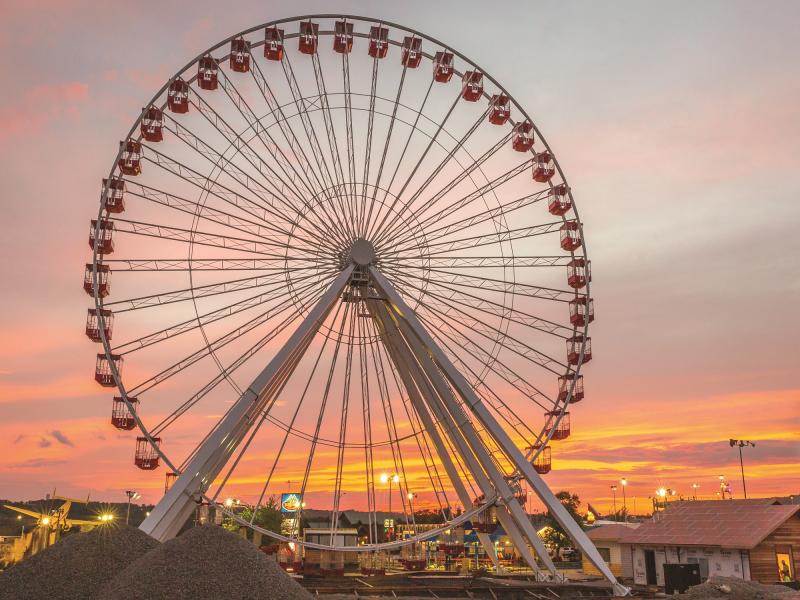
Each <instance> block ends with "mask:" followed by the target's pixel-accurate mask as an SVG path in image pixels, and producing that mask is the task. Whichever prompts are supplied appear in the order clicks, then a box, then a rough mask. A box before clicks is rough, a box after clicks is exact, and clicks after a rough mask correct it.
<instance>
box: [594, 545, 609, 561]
mask: <svg viewBox="0 0 800 600" xmlns="http://www.w3.org/2000/svg"><path fill="white" fill-rule="evenodd" d="M597 551H598V552H599V553H600V556H602V557H603V560H604V561H606V562H607V563H610V562H611V548H601V547H600V546H598V547H597Z"/></svg>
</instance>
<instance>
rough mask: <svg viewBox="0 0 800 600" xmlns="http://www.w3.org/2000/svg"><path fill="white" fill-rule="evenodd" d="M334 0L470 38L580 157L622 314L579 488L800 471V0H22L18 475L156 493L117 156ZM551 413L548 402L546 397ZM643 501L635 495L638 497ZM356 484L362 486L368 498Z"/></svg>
mask: <svg viewBox="0 0 800 600" xmlns="http://www.w3.org/2000/svg"><path fill="white" fill-rule="evenodd" d="M332 10H337V11H341V12H343V13H349V14H356V15H369V16H374V17H376V18H385V19H387V20H390V21H394V22H398V23H402V24H405V25H407V26H409V27H412V28H415V29H418V30H421V31H423V32H425V33H427V34H428V35H430V36H431V37H434V38H437V39H440V40H442V41H444V42H445V43H448V44H450V45H451V46H453V47H454V48H458V49H459V50H460V51H461V52H463V53H464V54H465V55H467V56H469V57H471V58H472V59H473V60H475V61H476V62H478V63H479V64H480V65H481V66H483V67H484V68H485V69H487V71H489V72H490V73H492V75H493V76H494V77H495V78H496V79H497V80H499V81H501V82H502V83H503V85H504V86H505V87H506V88H507V89H508V90H509V91H510V92H511V93H512V94H513V95H514V97H515V98H516V99H517V100H518V101H519V102H520V104H522V105H524V106H525V107H527V110H528V112H530V113H531V114H532V115H535V116H536V120H537V122H538V124H539V126H540V127H541V128H542V130H543V132H544V134H545V135H546V136H547V139H548V142H549V143H550V145H551V146H552V147H553V149H554V151H555V152H556V153H557V155H558V157H559V162H560V164H561V166H562V167H563V168H564V170H565V172H566V173H567V174H568V178H569V183H570V186H571V188H572V190H573V192H574V193H575V196H576V198H577V201H578V203H579V207H580V211H581V218H582V219H583V221H584V222H585V227H586V237H587V246H588V248H589V253H590V255H591V258H592V271H593V278H594V279H593V285H592V294H593V296H594V298H595V303H596V309H597V320H596V321H595V323H593V328H592V338H593V345H594V359H593V361H592V363H591V365H589V366H588V367H587V369H586V371H585V379H586V388H587V397H586V400H584V401H583V402H582V403H581V404H579V405H578V406H576V407H575V408H574V409H573V411H572V427H573V435H572V436H571V437H570V438H569V439H568V440H565V441H563V442H559V446H558V452H557V454H554V465H553V466H554V468H553V472H552V473H551V474H549V475H547V477H546V481H547V482H548V483H549V484H550V486H551V487H552V488H553V489H554V490H560V489H569V490H571V491H574V492H576V493H578V494H579V495H580V497H581V499H582V500H584V501H588V502H592V504H593V505H595V506H597V507H598V508H600V509H603V508H610V507H611V503H612V495H611V491H610V486H611V485H612V484H614V483H617V482H618V481H619V479H620V478H621V477H626V478H627V479H628V480H629V486H628V488H627V493H628V502H629V508H632V505H631V503H632V501H633V500H632V499H633V498H636V502H637V508H638V509H639V510H640V512H642V511H644V510H646V508H647V506H648V505H649V500H648V497H649V496H652V495H653V492H654V490H655V489H656V488H657V487H660V486H666V487H670V488H673V489H676V490H677V491H678V492H679V493H682V494H691V484H692V483H696V484H699V485H700V488H699V494H700V495H701V496H703V497H713V496H714V493H715V492H716V491H717V489H718V487H717V484H718V479H717V477H718V475H720V474H722V475H725V476H726V477H727V478H729V479H730V480H731V483H732V487H733V491H734V495H735V496H736V497H740V495H741V482H740V474H739V464H738V453H737V452H736V450H735V449H733V448H730V447H729V445H728V439H729V438H731V437H733V438H745V439H750V440H754V441H755V442H756V447H755V448H747V449H745V471H746V475H747V489H748V493H749V494H750V495H754V496H755V495H759V496H767V495H777V494H791V493H793V494H798V493H800V383H798V373H800V342H798V340H800V317H799V316H798V307H799V306H800V267H799V266H798V256H800V236H798V233H797V229H798V226H800V201H799V199H800V77H798V75H797V72H798V69H797V57H798V56H800V36H798V35H797V28H798V24H799V23H800V5H798V4H797V3H796V2H791V1H786V2H779V1H770V2H764V3H758V4H753V3H747V2H731V1H719V2H712V1H707V2H703V3H697V2H690V1H683V2H681V1H678V2H669V3H643V2H638V1H630V2H624V1H617V2H607V3H602V4H601V3H597V2H589V1H586V2H567V3H564V2H556V1H548V2H543V1H537V2H529V1H516V2H513V1H512V2H505V3H499V4H498V3H494V4H492V3H485V2H475V1H472V0H470V1H469V2H466V1H465V2H456V1H451V2H436V3H433V2H429V1H425V2H423V1H418V0H406V1H404V2H377V1H375V2H366V1H361V2H353V1H346V0H342V1H341V2H338V3H332V2H322V1H316V2H312V1H310V0H297V1H294V2H286V3H277V2H250V1H243V2H236V3H226V4H219V3H211V2H208V1H207V0H200V1H197V2H191V3H190V2H184V3H181V2H175V1H167V2H159V3H155V2H139V3H116V2H111V3H109V2H99V1H95V0H75V1H72V2H67V1H60V0H42V1H33V2H21V1H17V0H11V1H5V2H3V3H2V5H0V49H2V53H0V81H2V85H1V87H2V89H3V92H2V93H0V181H2V187H1V188H0V189H1V190H2V191H0V227H2V236H0V253H1V254H2V257H3V260H2V262H0V277H2V281H3V285H2V288H1V289H2V292H0V498H10V499H15V500H22V499H28V498H40V497H43V496H44V494H45V493H48V492H51V491H52V490H53V489H54V488H56V489H57V491H58V493H59V494H64V495H71V496H75V497H81V496H85V495H86V494H87V493H91V495H92V497H93V498H94V499H98V500H100V499H102V500H109V501H123V500H124V498H125V495H124V490H126V489H138V490H140V491H141V492H142V493H143V496H144V500H147V501H152V502H156V501H157V500H158V499H159V498H160V494H161V491H162V490H163V470H161V471H158V472H156V473H155V474H152V473H146V472H143V471H139V470H138V469H136V468H135V467H134V466H133V464H132V459H131V456H132V451H133V450H132V445H131V439H130V436H129V435H127V434H126V435H121V434H119V433H118V432H116V431H115V430H113V429H112V428H111V427H110V425H109V424H108V399H109V392H108V391H107V390H103V389H101V388H98V387H97V385H96V384H95V382H94V381H93V378H92V375H93V366H94V356H95V353H96V348H95V347H94V345H92V344H91V343H90V342H88V341H87V339H86V337H85V336H84V334H83V326H84V320H85V314H86V312H85V311H86V308H87V307H88V306H89V302H88V298H87V296H86V295H85V293H84V292H83V290H82V288H81V279H82V275H83V268H84V267H83V266H84V264H85V263H86V262H87V261H89V260H90V256H89V252H88V248H87V244H86V236H87V229H88V222H89V219H91V218H93V216H94V215H95V214H96V210H97V202H98V191H99V183H100V179H101V178H102V177H104V176H106V174H107V173H108V169H109V166H110V164H111V162H112V160H113V158H114V156H115V155H116V149H117V143H118V140H119V139H121V138H122V137H124V135H125V134H126V132H127V131H128V129H129V128H130V126H131V123H132V122H133V121H134V119H135V118H136V117H137V116H138V114H139V110H140V108H141V107H142V106H143V105H144V103H146V102H147V101H148V100H149V98H150V97H151V96H152V95H153V93H154V92H155V91H156V90H157V89H158V88H159V87H160V86H161V85H163V83H164V82H165V81H166V80H167V79H168V78H169V77H170V76H171V74H172V73H173V72H175V71H176V70H177V69H178V68H179V67H181V66H183V64H184V63H186V62H187V61H188V60H189V59H190V58H191V57H193V56H195V55H197V54H199V53H200V52H201V51H202V50H204V49H205V48H207V47H208V46H210V45H212V44H214V43H216V42H217V41H218V40H220V39H223V38H225V37H227V36H229V35H231V34H232V33H234V32H237V31H240V30H242V29H246V28H249V27H252V26H255V25H257V24H259V23H262V22H266V21H269V20H272V19H277V18H281V17H287V16H291V15H293V14H306V13H322V12H329V11H332ZM538 418H539V417H538V416H537V419H538ZM618 501H619V499H618ZM345 503H346V501H345Z"/></svg>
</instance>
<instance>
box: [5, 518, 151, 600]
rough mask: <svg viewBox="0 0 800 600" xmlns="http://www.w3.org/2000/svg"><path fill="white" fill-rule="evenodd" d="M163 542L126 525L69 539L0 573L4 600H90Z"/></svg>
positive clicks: (94, 530) (106, 528) (96, 528)
mask: <svg viewBox="0 0 800 600" xmlns="http://www.w3.org/2000/svg"><path fill="white" fill-rule="evenodd" d="M157 546H159V543H158V542H157V541H156V540H154V539H153V538H151V537H150V536H149V535H147V534H146V533H143V532H141V531H139V530H138V529H136V528H135V527H128V526H127V525H121V526H117V525H113V526H112V525H104V526H101V527H95V528H94V529H93V530H92V531H90V532H87V533H75V534H72V535H69V536H65V537H64V539H62V540H61V541H59V542H58V543H57V544H54V545H53V546H50V547H49V548H47V549H46V550H43V551H42V552H40V553H39V554H37V555H36V556H32V557H31V558H29V559H27V560H24V561H22V562H20V563H18V564H16V565H14V566H13V567H11V568H10V569H8V570H7V571H5V572H3V573H2V574H0V600H87V599H88V598H92V597H93V596H94V595H95V593H96V592H97V590H98V589H99V588H100V586H101V585H103V584H104V583H106V582H107V581H108V580H109V579H111V578H112V577H114V575H116V574H117V573H119V572H121V571H122V570H123V569H125V568H126V567H127V566H128V565H129V564H130V563H131V562H132V561H134V560H136V559H137V558H139V557H140V556H142V555H144V554H145V553H146V552H148V551H149V550H152V549H153V548H156V547H157Z"/></svg>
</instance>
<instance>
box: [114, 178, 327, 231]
mask: <svg viewBox="0 0 800 600" xmlns="http://www.w3.org/2000/svg"><path fill="white" fill-rule="evenodd" d="M125 184H126V194H127V195H129V196H135V197H138V198H142V199H143V200H147V201H149V202H153V203H154V204H159V205H161V206H166V207H169V208H172V209H174V210H177V211H179V212H183V213H186V214H189V215H192V216H193V217H197V218H199V219H202V220H203V221H207V222H209V223H214V224H217V225H222V226H223V227H226V228H228V229H231V230H233V231H238V232H239V233H244V234H246V235H255V236H257V237H259V238H261V239H265V238H268V237H269V236H270V233H269V232H273V233H275V232H276V230H275V228H273V227H271V226H269V225H267V224H265V223H264V222H259V221H254V220H251V219H246V218H244V217H239V216H236V215H234V214H232V213H229V212H226V211H222V210H219V209H216V208H212V207H209V206H207V205H203V204H200V203H198V202H194V201H193V200H187V199H186V198H183V197H181V196H176V195H174V194H171V193H169V192H165V191H163V190H160V189H157V188H153V187H150V186H146V185H142V184H140V183H138V182H135V181H130V180H125ZM277 233H279V234H283V232H282V231H280V230H278V231H277ZM295 238H296V239H297V240H299V241H302V242H305V243H307V244H308V245H309V246H312V247H313V246H314V245H315V244H317V243H318V242H312V241H311V240H309V239H307V238H304V237H302V236H299V235H296V236H295Z"/></svg>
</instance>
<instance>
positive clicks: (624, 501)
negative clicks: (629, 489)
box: [619, 477, 628, 523]
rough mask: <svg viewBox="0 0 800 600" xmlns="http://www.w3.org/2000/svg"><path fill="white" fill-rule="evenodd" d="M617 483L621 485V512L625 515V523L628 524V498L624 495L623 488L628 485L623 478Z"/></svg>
mask: <svg viewBox="0 0 800 600" xmlns="http://www.w3.org/2000/svg"><path fill="white" fill-rule="evenodd" d="M619 482H620V483H621V484H622V510H623V511H624V513H625V522H626V523H627V522H628V498H627V496H626V495H625V486H627V485H628V480H627V479H625V478H624V477H623V478H622V479H620V480H619Z"/></svg>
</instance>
